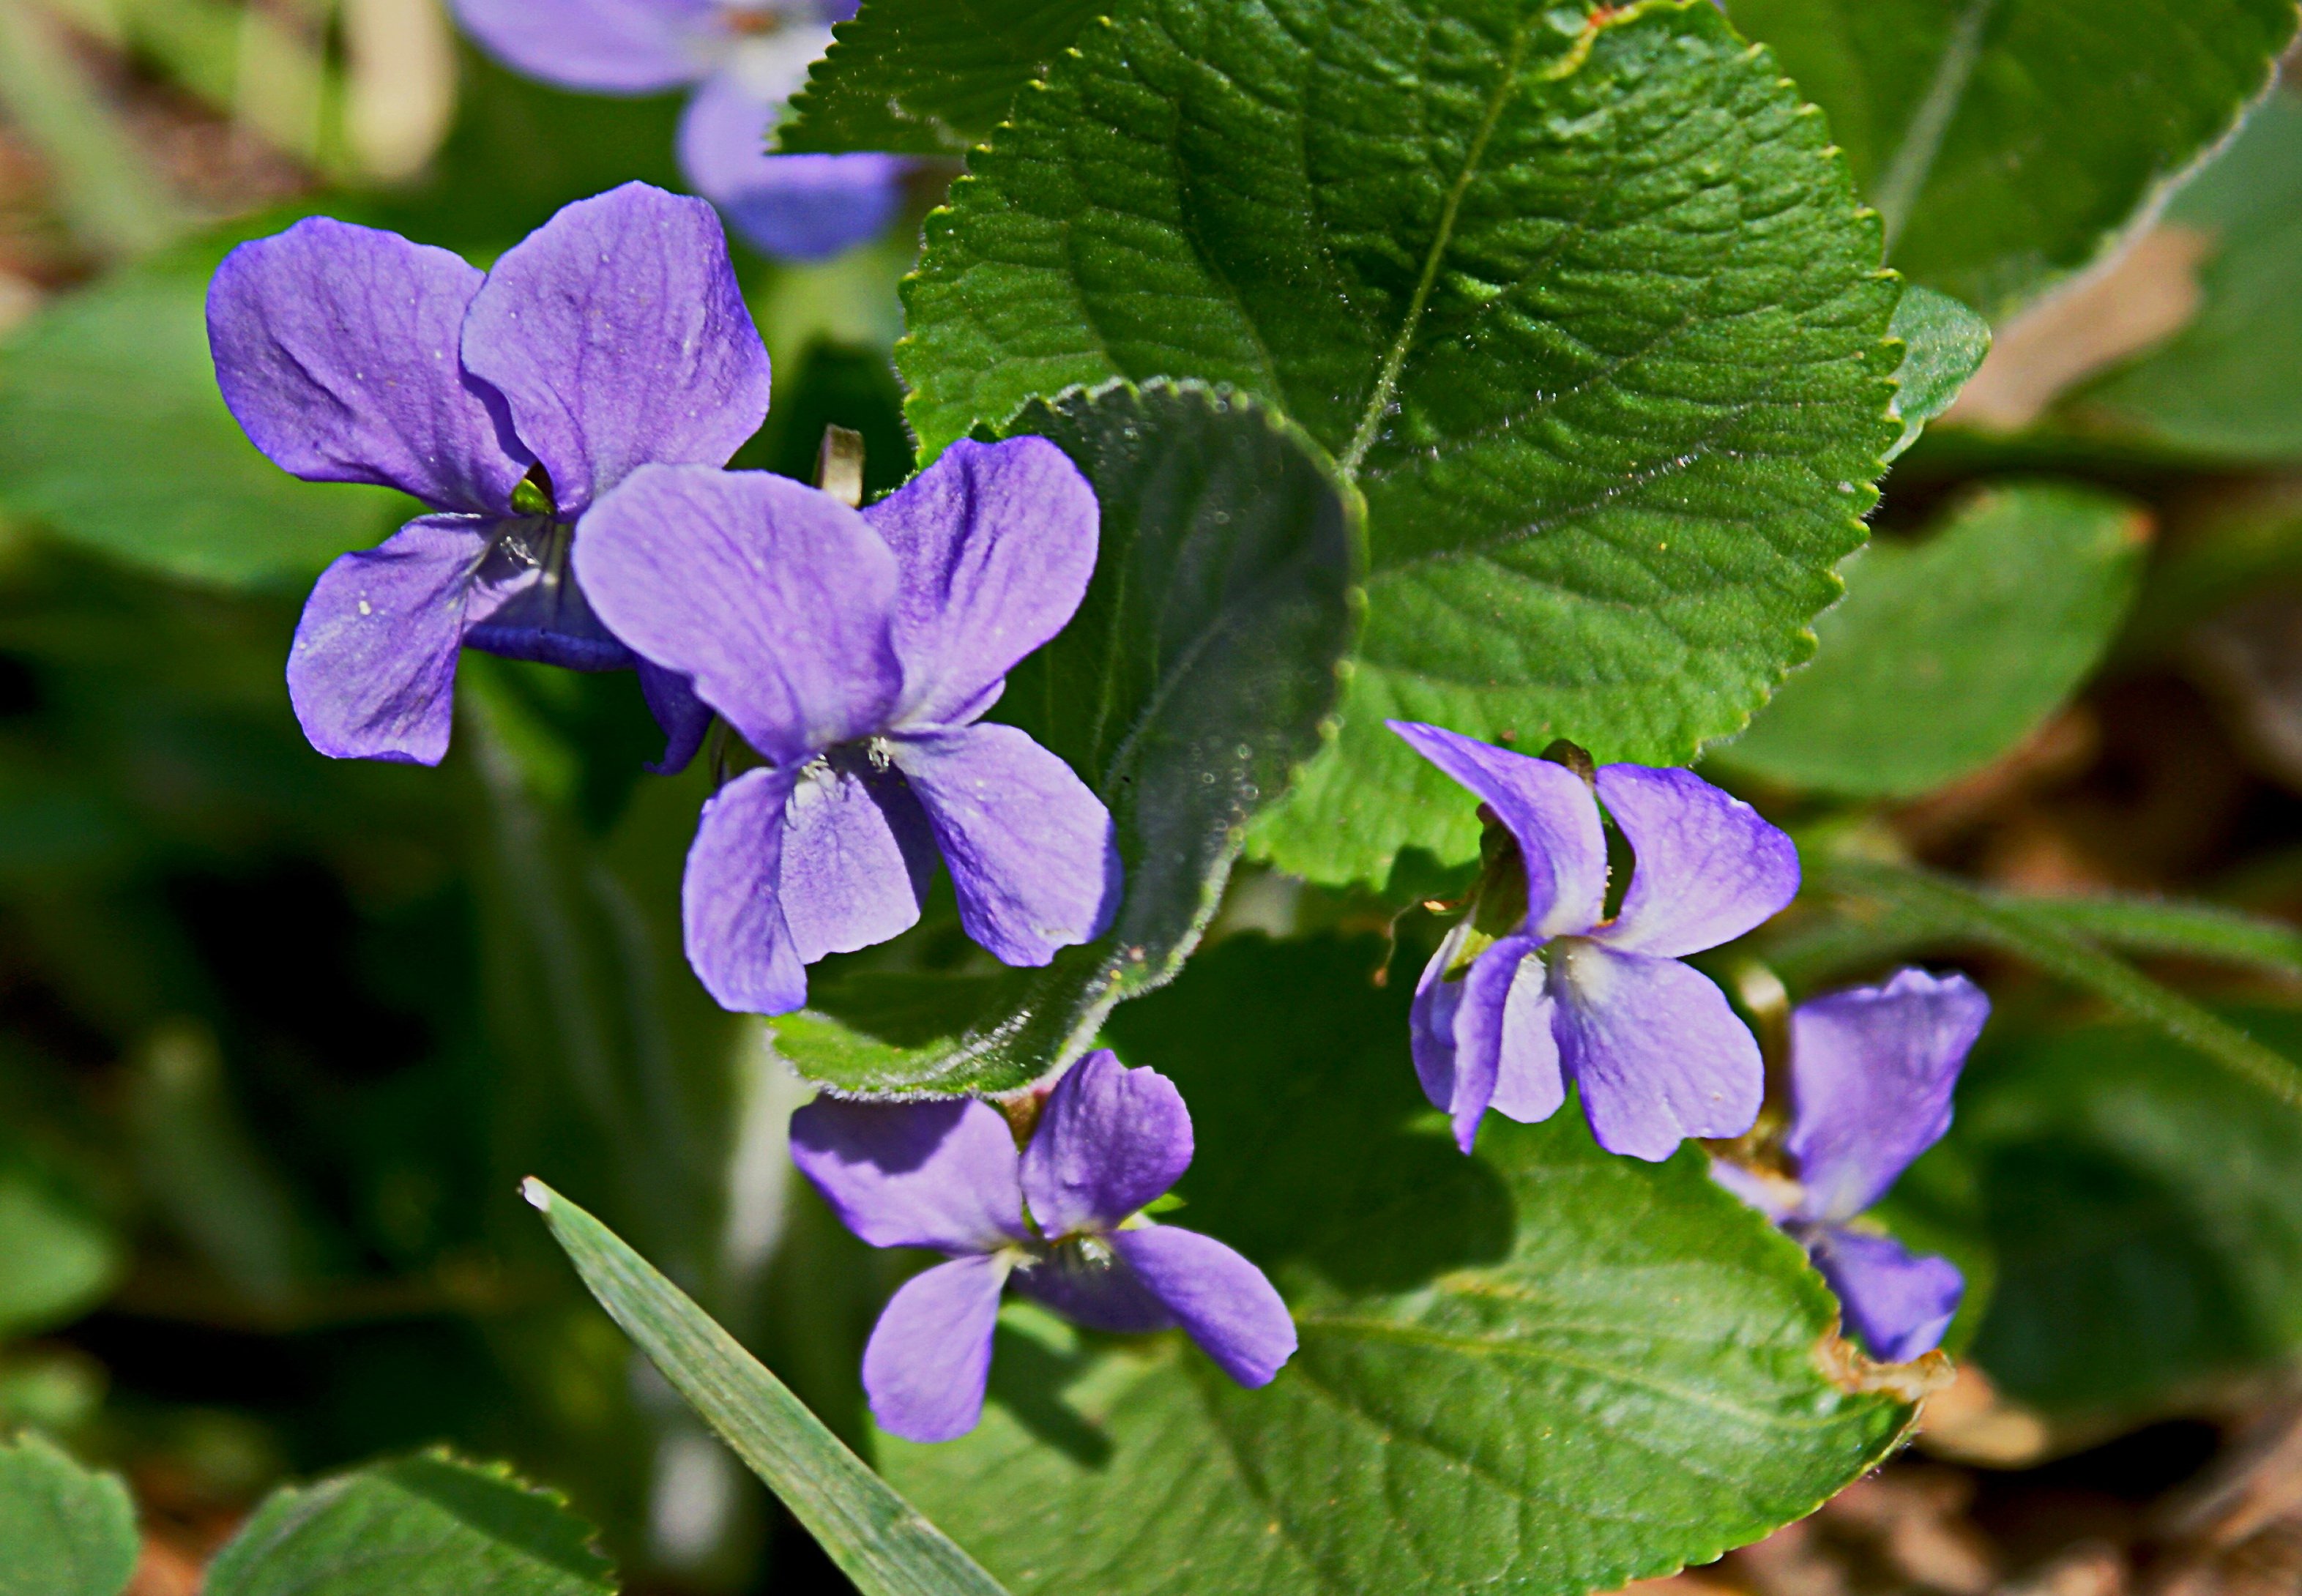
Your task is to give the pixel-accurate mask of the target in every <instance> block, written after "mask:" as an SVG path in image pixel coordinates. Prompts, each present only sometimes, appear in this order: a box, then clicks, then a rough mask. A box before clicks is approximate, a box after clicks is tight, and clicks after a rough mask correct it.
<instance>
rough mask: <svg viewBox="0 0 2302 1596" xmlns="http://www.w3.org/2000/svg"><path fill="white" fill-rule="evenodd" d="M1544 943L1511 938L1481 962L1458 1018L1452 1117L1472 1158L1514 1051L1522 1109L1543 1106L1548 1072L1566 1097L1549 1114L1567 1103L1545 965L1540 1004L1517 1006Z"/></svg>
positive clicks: (1536, 984)
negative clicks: (1544, 987) (1546, 993)
mask: <svg viewBox="0 0 2302 1596" xmlns="http://www.w3.org/2000/svg"><path fill="white" fill-rule="evenodd" d="M1540 945H1541V943H1540V940H1539V939H1538V938H1536V937H1504V938H1503V939H1502V940H1501V941H1500V942H1497V943H1496V944H1495V945H1493V946H1492V947H1490V948H1488V949H1487V950H1486V952H1484V953H1481V954H1480V955H1479V956H1478V957H1477V958H1476V959H1474V960H1473V961H1472V962H1471V968H1470V970H1468V971H1466V973H1465V975H1464V976H1463V980H1462V985H1463V995H1462V998H1461V1001H1460V1002H1459V1003H1458V1004H1457V1005H1456V1008H1455V1015H1454V1033H1455V1070H1454V1075H1455V1089H1454V1095H1453V1096H1452V1098H1451V1099H1450V1100H1449V1103H1448V1104H1447V1113H1448V1118H1449V1120H1451V1121H1453V1123H1454V1127H1455V1145H1456V1146H1457V1147H1460V1148H1462V1150H1463V1151H1464V1152H1466V1153H1467V1152H1469V1151H1470V1150H1471V1146H1472V1143H1473V1142H1474V1141H1475V1140H1476V1139H1477V1138H1478V1134H1479V1121H1480V1120H1481V1119H1483V1117H1485V1114H1486V1112H1487V1108H1488V1106H1489V1105H1491V1103H1492V1102H1493V1101H1494V1097H1495V1089H1496V1084H1497V1082H1498V1080H1499V1079H1500V1077H1501V1075H1502V1072H1503V1071H1504V1069H1505V1067H1506V1056H1505V1055H1506V1054H1508V1055H1509V1057H1508V1067H1509V1069H1510V1071H1511V1072H1512V1075H1513V1078H1514V1086H1515V1088H1516V1097H1517V1099H1518V1101H1519V1102H1520V1103H1521V1104H1522V1105H1524V1104H1527V1103H1534V1102H1539V1100H1540V1097H1541V1096H1542V1075H1543V1073H1544V1072H1545V1071H1548V1073H1549V1075H1550V1082H1551V1087H1552V1089H1553V1090H1555V1091H1556V1093H1557V1094H1558V1096H1557V1099H1556V1100H1554V1101H1553V1102H1552V1103H1551V1105H1550V1109H1546V1110H1544V1111H1543V1112H1544V1113H1546V1114H1547V1113H1550V1112H1551V1111H1552V1110H1555V1109H1557V1107H1558V1103H1559V1102H1560V1101H1564V1100H1565V1096H1566V1090H1567V1088H1566V1086H1565V1084H1564V1082H1563V1081H1562V1080H1561V1079H1560V1077H1559V1070H1558V1043H1557V1042H1555V1041H1553V1040H1552V1039H1551V1036H1550V1001H1549V999H1548V998H1547V997H1545V996H1544V995H1543V991H1542V965H1541V964H1540V962H1538V963H1537V964H1536V965H1535V967H1534V981H1533V988H1532V993H1533V1000H1532V1002H1529V1001H1527V1000H1526V999H1524V998H1522V999H1520V1000H1519V1001H1518V1002H1517V1003H1516V1005H1514V1004H1513V1002H1512V999H1513V997H1514V996H1515V995H1516V993H1517V990H1518V987H1519V985H1520V981H1521V978H1522V976H1523V974H1524V973H1525V966H1526V963H1527V961H1528V960H1529V958H1530V957H1532V955H1533V953H1534V950H1535V949H1536V948H1537V947H1538V946H1540Z"/></svg>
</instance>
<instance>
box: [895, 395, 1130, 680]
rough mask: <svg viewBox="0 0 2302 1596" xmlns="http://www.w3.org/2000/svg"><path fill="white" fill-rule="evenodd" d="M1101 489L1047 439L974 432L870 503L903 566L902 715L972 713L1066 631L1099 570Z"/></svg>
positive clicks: (899, 622) (899, 605)
mask: <svg viewBox="0 0 2302 1596" xmlns="http://www.w3.org/2000/svg"><path fill="white" fill-rule="evenodd" d="M1100 514H1101V512H1100V511H1099V510H1098V509H1097V508H1096V499H1095V490H1094V489H1093V488H1091V487H1089V486H1088V482H1087V478H1085V477H1084V476H1081V475H1080V471H1079V467H1078V466H1074V465H1072V464H1071V458H1070V457H1069V456H1067V455H1065V454H1064V453H1063V450H1062V449H1057V448H1056V447H1055V446H1054V444H1052V443H1050V442H1048V441H1046V439H1044V438H1011V439H1009V440H1007V441H1005V442H1004V443H978V442H976V441H974V440H973V439H970V438H962V439H961V440H960V441H958V442H956V443H954V444H953V445H952V446H951V447H950V448H949V449H945V450H944V452H943V454H942V456H941V457H940V458H937V461H936V463H935V464H934V465H932V466H928V468H927V469H926V470H925V471H922V472H920V474H919V475H917V476H915V477H913V478H912V480H911V481H910V482H909V483H906V484H905V485H904V486H903V489H902V490H901V491H897V492H895V493H892V494H890V495H889V496H888V497H886V499H883V500H880V501H879V502H878V503H877V504H875V505H873V506H871V507H870V508H869V509H867V510H865V511H864V512H863V518H864V519H865V520H867V521H869V522H870V523H871V525H872V526H873V527H874V528H876V529H877V530H878V533H879V535H880V536H882V537H884V538H886V540H887V545H888V547H890V548H891V549H893V550H895V559H896V560H897V562H898V563H899V564H900V565H901V567H902V568H903V589H902V592H901V596H900V597H899V598H898V600H897V601H896V608H895V653H896V655H897V657H898V658H900V659H902V660H903V710H902V712H901V716H900V718H901V719H903V720H904V721H908V722H911V723H913V724H920V725H928V726H932V725H937V724H950V723H953V722H955V721H958V720H960V719H961V718H962V717H963V715H964V713H965V711H966V710H969V709H970V707H972V704H973V702H974V701H975V700H977V699H979V698H980V697H982V696H983V695H984V694H985V693H987V692H988V691H990V690H991V689H994V688H996V686H997V685H998V684H999V681H1000V679H1001V678H1002V677H1004V676H1006V674H1007V673H1008V672H1009V671H1010V670H1012V669H1013V668H1014V667H1015V663H1016V661H1018V660H1020V659H1022V658H1023V656H1024V655H1026V654H1028V653H1029V652H1031V651H1032V650H1034V649H1036V648H1038V647H1039V646H1040V645H1041V644H1042V643H1046V641H1047V640H1048V639H1049V638H1051V637H1053V636H1054V634H1056V633H1058V632H1060V631H1062V630H1063V626H1064V623H1065V622H1067V621H1069V620H1070V619H1071V616H1072V614H1073V613H1074V612H1075V611H1077V610H1078V609H1079V606H1080V599H1081V598H1083V597H1085V596H1086V593H1087V584H1088V577H1089V576H1091V575H1094V574H1095V557H1096V540H1097V538H1098V536H1099V529H1100V525H1101V520H1100Z"/></svg>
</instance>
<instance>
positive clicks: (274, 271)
mask: <svg viewBox="0 0 2302 1596" xmlns="http://www.w3.org/2000/svg"><path fill="white" fill-rule="evenodd" d="M207 320H208V342H209V346H210V348H211V349H212V350H213V352H214V359H215V371H216V382H217V384H218V386H219V387H221V388H222V389H223V398H224V403H225V404H226V405H228V406H229V407H231V413H232V415H233V416H235V417H237V418H238V420H239V424H240V426H241V428H242V429H243V430H245V431H246V432H247V433H248V438H249V440H250V441H252V442H254V443H255V445H256V448H257V449H261V450H262V451H263V452H264V453H265V456H266V457H268V458H270V459H271V460H272V461H273V464H275V465H277V466H280V467H281V469H282V470H285V471H288V472H290V473H292V474H293V475H297V476H300V477H302V478H304V479H305V480H306V481H307V482H350V483H380V484H382V486H385V487H390V488H397V489H399V491H401V492H403V493H407V494H409V495H411V496H412V497H414V498H416V499H419V500H423V501H424V503H425V504H427V505H429V506H430V507H431V508H433V510H434V511H436V512H438V513H436V514H433V515H428V516H419V517H416V519H415V520H413V521H410V522H408V523H407V525H405V526H403V527H401V528H400V529H399V533H396V534H395V535H394V536H392V537H391V538H390V539H388V540H387V541H386V542H383V543H382V544H381V545H380V546H378V547H376V548H374V549H371V550H365V551H363V552H359V553H354V554H347V555H344V556H343V557H342V558H341V559H338V560H337V561H336V562H335V563H334V564H333V565H331V566H330V567H328V568H327V570H326V571H325V572H323V574H322V575H321V577H320V580H319V581H318V583H317V584H315V585H314V587H313V589H312V596H311V597H310V599H309V600H307V601H306V603H305V606H304V615H303V619H302V620H301V621H300V622H298V625H297V627H296V641H295V643H294V646H293V648H292V649H291V650H290V654H289V659H288V694H289V698H290V701H292V702H293V703H294V705H295V708H296V718H297V719H298V721H300V722H301V723H302V725H303V727H304V735H306V736H307V737H308V738H310V739H311V742H312V746H313V747H315V748H316V749H318V750H319V751H320V752H322V753H324V754H328V755H330V756H332V757H333V758H337V759H375V760H398V761H402V762H410V763H416V764H424V765H436V764H438V763H439V762H440V760H441V758H442V757H443V756H444V755H445V754H446V753H447V752H448V737H449V727H450V724H451V722H452V720H453V718H454V699H455V693H454V687H455V680H456V657H457V653H458V650H459V649H460V648H462V647H463V646H464V645H466V644H469V645H470V646H471V647H474V648H477V649H483V650H485V651H488V652H489V653H492V654H501V655H504V656H506V657H508V658H510V659H537V660H542V661H544V662H546V663H549V664H553V665H564V666H567V667H570V668H574V669H577V670H620V669H631V668H637V669H638V671H639V675H640V685H641V687H642V688H643V690H644V691H645V693H646V694H647V698H648V704H649V707H650V708H651V709H652V710H654V711H655V716H656V718H657V720H658V721H659V722H660V723H661V724H662V726H663V728H664V731H665V734H666V735H667V737H668V740H669V744H670V745H669V747H668V749H667V750H666V752H665V755H664V762H663V764H662V765H661V766H660V767H659V769H677V768H678V767H679V766H682V765H684V764H685V763H686V762H687V760H688V759H689V757H690V756H692V755H693V752H694V751H695V748H696V745H697V743H700V742H701V741H702V736H703V732H704V728H705V727H706V725H707V724H708V722H709V721H710V711H708V710H705V709H704V708H703V707H702V704H701V703H699V702H698V701H697V700H696V699H695V697H694V695H693V693H692V692H690V691H689V689H688V687H687V685H686V684H685V682H684V681H682V680H681V679H680V678H679V677H678V676H676V675H674V674H672V673H670V672H668V671H665V670H662V669H660V668H657V667H656V666H654V665H652V664H651V663H650V662H649V661H647V660H644V659H639V658H638V657H637V656H635V655H634V653H633V652H632V651H631V650H629V649H627V648H626V647H625V646H624V644H623V643H622V642H621V641H619V640H618V637H617V636H616V635H615V634H613V633H612V632H611V631H610V630H609V628H607V627H605V626H601V623H600V621H599V618H598V617H596V616H595V615H594V614H593V612H592V609H591V607H590V605H589V604H588V603H587V602H586V601H585V600H584V593H583V592H582V590H581V589H580V588H579V587H578V586H577V584H576V582H575V581H574V579H573V578H571V577H570V576H569V575H568V552H569V547H570V544H571V542H573V541H574V540H575V535H576V532H575V529H576V525H578V523H580V521H581V519H582V517H584V514H585V512H586V511H587V510H588V509H589V508H591V506H592V502H593V501H594V500H596V499H597V498H598V497H599V496H600V495H601V494H602V493H604V492H606V491H608V490H609V488H612V487H614V486H615V485H616V483H618V482H620V481H621V480H623V478H624V477H625V476H626V475H628V474H629V473H630V471H631V470H632V468H633V467H634V466H638V465H640V464H642V463H643V462H645V461H651V460H663V461H678V462H692V463H695V464H698V465H713V466H717V465H719V464H721V463H722V462H724V461H725V460H726V459H727V457H728V456H730V455H731V454H733V453H735V449H736V448H737V446H738V445H740V444H741V443H742V442H743V441H744V439H746V438H748V437H750V436H751V435H752V433H754V432H756V431H757V430H758V429H759V425H760V419H761V418H762V417H763V416H766V414H767V409H768V351H767V349H766V347H765V346H764V345H763V344H761V343H760V334H759V330H758V329H757V328H756V327H754V326H753V325H752V318H751V315H750V313H749V312H748V311H747V310H746V309H745V308H744V299H743V295H742V294H741V293H740V292H739V291H738V290H737V289H736V286H735V272H734V270H733V268H732V267H731V266H730V265H728V261H727V239H726V237H725V235H724V234H723V233H722V232H721V231H720V227H719V220H718V217H716V216H714V215H713V214H711V207H710V206H707V205H705V204H704V203H703V202H702V201H701V200H698V199H687V198H682V197H678V196H676V195H671V194H666V193H664V192H663V191H662V190H661V189H651V188H649V187H647V186H646V185H645V184H642V183H628V184H626V185H625V186H624V187H622V188H620V189H615V190H613V191H611V192H609V193H606V194H601V195H599V196H596V197H593V198H591V199H584V200H579V201H577V202H576V204H574V205H571V206H567V208H566V209H565V210H562V211H561V212H560V213H559V214H558V215H556V216H554V217H553V218H552V219H551V220H550V222H547V223H544V224H543V226H542V227H540V228H538V229H537V230H536V231H534V232H533V233H531V234H530V235H529V236H528V237H527V238H526V239H525V240H524V241H522V242H521V243H519V244H517V245H516V246H514V247H513V248H511V249H509V250H508V251H507V252H506V253H505V254H504V256H502V258H501V259H500V260H498V261H497V262H496V265H495V269H494V270H493V271H491V272H489V273H485V274H484V275H483V274H482V273H480V272H479V271H478V270H477V269H476V268H475V267H473V266H471V265H467V264H466V263H465V261H464V260H462V259H461V258H460V257H459V256H455V255H451V254H449V252H448V251H447V250H444V249H434V248H428V247H426V246H424V245H421V244H413V243H410V242H409V241H408V240H407V239H403V238H401V237H400V236H399V234H397V233H391V232H379V231H375V230H374V229H373V228H366V227H353V226H350V225H349V224H347V223H341V222H337V221H332V220H331V219H329V218H327V217H324V216H314V217H310V218H307V220H305V221H302V222H298V223H296V225H295V226H293V227H291V228H290V229H289V230H288V231H285V232H283V233H281V234H279V235H277V236H276V237H273V238H268V239H257V240H256V241H255V242H253V243H249V244H242V245H241V246H240V247H239V248H237V249H234V250H233V251H232V252H231V254H230V255H228V256H225V257H224V261H223V265H221V266H219V267H217V268H216V273H215V278H214V281H213V282H211V283H210V284H209V287H208V298H207Z"/></svg>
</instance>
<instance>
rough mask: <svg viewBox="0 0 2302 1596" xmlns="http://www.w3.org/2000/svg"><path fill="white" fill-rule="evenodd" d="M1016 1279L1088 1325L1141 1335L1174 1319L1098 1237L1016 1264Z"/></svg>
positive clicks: (1024, 1290) (1036, 1298)
mask: <svg viewBox="0 0 2302 1596" xmlns="http://www.w3.org/2000/svg"><path fill="white" fill-rule="evenodd" d="M1014 1280H1015V1289H1017V1290H1019V1291H1021V1292H1022V1293H1023V1295H1025V1296H1026V1297H1029V1298H1032V1299H1033V1300H1034V1301H1037V1302H1041V1303H1044V1304H1046V1306H1049V1307H1051V1308H1053V1309H1054V1310H1055V1312H1057V1313H1059V1314H1061V1315H1063V1317H1064V1318H1066V1319H1069V1320H1071V1321H1072V1322H1073V1323H1078V1324H1084V1325H1086V1326H1087V1327H1088V1329H1089V1330H1107V1331H1114V1332H1116V1333H1118V1334H1121V1335H1139V1334H1141V1333H1142V1332H1143V1331H1151V1330H1166V1329H1169V1328H1171V1327H1172V1325H1173V1324H1174V1323H1175V1315H1172V1314H1171V1313H1169V1312H1168V1311H1167V1305H1166V1304H1165V1303H1164V1302H1161V1301H1160V1300H1159V1299H1158V1298H1156V1297H1155V1296H1153V1295H1152V1294H1151V1288H1150V1287H1148V1286H1147V1285H1145V1284H1144V1283H1143V1277H1142V1276H1140V1275H1138V1274H1137V1273H1135V1272H1134V1271H1133V1270H1132V1269H1130V1268H1129V1267H1128V1266H1127V1265H1126V1264H1122V1263H1121V1262H1120V1261H1119V1257H1118V1255H1117V1254H1115V1253H1113V1251H1112V1250H1111V1248H1110V1247H1109V1245H1108V1244H1107V1243H1106V1242H1105V1240H1103V1239H1096V1238H1089V1239H1085V1240H1080V1241H1070V1242H1065V1243H1064V1244H1063V1246H1061V1247H1055V1248H1054V1250H1053V1251H1051V1252H1049V1253H1048V1254H1046V1256H1042V1257H1039V1258H1038V1259H1035V1260H1034V1261H1032V1262H1031V1263H1029V1264H1025V1265H1024V1266H1023V1267H1022V1268H1021V1269H1018V1270H1017V1271H1016V1272H1015V1276H1014Z"/></svg>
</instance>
